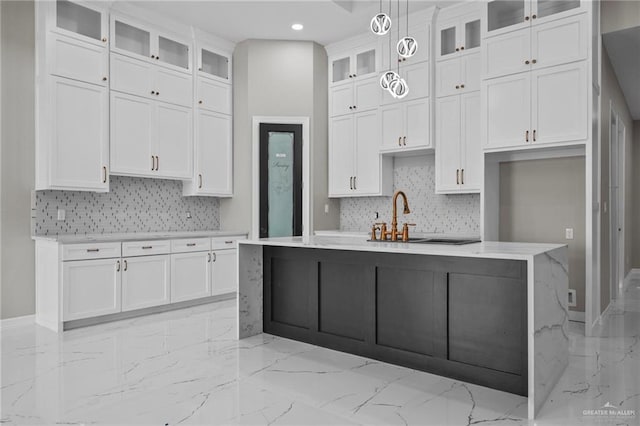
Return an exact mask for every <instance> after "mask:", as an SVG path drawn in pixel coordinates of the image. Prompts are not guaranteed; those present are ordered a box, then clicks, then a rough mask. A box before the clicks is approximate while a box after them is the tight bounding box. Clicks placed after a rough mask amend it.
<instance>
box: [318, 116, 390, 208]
mask: <svg viewBox="0 0 640 426" xmlns="http://www.w3.org/2000/svg"><path fill="white" fill-rule="evenodd" d="M379 148H380V134H379V128H378V112H377V111H368V112H362V113H356V114H351V115H346V116H340V117H335V118H332V119H330V123H329V196H330V197H342V196H357V195H386V194H388V193H390V192H391V187H390V185H391V184H392V183H391V182H390V179H389V175H390V168H391V163H390V161H389V160H391V159H382V158H381V157H380V155H379Z"/></svg>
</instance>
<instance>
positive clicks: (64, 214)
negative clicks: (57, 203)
mask: <svg viewBox="0 0 640 426" xmlns="http://www.w3.org/2000/svg"><path fill="white" fill-rule="evenodd" d="M66 218H67V211H66V210H65V209H58V220H65V219H66Z"/></svg>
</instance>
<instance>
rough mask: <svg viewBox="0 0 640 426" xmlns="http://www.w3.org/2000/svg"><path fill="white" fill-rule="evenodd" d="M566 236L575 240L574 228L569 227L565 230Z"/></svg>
mask: <svg viewBox="0 0 640 426" xmlns="http://www.w3.org/2000/svg"><path fill="white" fill-rule="evenodd" d="M564 237H565V238H566V239H567V240H573V228H567V229H565V230H564Z"/></svg>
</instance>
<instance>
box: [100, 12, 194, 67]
mask: <svg viewBox="0 0 640 426" xmlns="http://www.w3.org/2000/svg"><path fill="white" fill-rule="evenodd" d="M111 34H112V37H113V42H112V43H111V50H112V51H114V52H118V53H121V54H124V55H131V56H134V57H138V58H140V59H144V60H146V61H149V62H153V63H157V64H158V65H162V66H166V67H168V68H171V69H175V70H177V71H182V72H191V70H192V65H191V62H192V55H191V51H192V42H191V41H190V40H189V38H188V37H180V36H177V35H173V34H169V33H167V32H163V31H161V30H160V31H159V30H157V29H155V28H153V27H152V26H150V25H146V24H143V23H139V22H136V21H135V20H131V19H129V18H125V17H121V16H116V15H111Z"/></svg>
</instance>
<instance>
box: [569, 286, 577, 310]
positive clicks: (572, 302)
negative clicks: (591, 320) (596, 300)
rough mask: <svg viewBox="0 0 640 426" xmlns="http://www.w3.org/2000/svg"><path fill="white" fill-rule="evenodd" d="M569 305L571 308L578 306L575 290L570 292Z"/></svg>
mask: <svg viewBox="0 0 640 426" xmlns="http://www.w3.org/2000/svg"><path fill="white" fill-rule="evenodd" d="M568 302H569V303H568V304H569V306H572V307H573V306H576V291H575V290H569V295H568Z"/></svg>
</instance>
